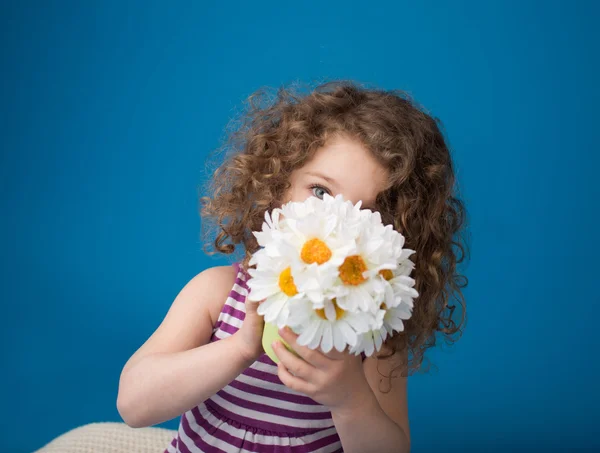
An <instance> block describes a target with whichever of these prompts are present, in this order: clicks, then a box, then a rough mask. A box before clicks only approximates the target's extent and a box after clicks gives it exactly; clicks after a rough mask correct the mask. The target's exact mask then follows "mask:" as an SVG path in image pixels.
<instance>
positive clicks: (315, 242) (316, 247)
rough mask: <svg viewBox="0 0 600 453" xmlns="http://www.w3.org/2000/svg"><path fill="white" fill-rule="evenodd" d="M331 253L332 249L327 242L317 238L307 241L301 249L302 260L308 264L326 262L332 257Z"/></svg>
mask: <svg viewBox="0 0 600 453" xmlns="http://www.w3.org/2000/svg"><path fill="white" fill-rule="evenodd" d="M331 255H332V253H331V250H330V249H329V247H327V244H325V242H323V241H322V240H321V239H317V238H314V239H311V240H309V241H306V243H305V244H304V245H303V246H302V250H301V251H300V258H302V261H304V262H305V263H306V264H312V263H317V264H323V263H326V262H327V261H329V259H330V258H331Z"/></svg>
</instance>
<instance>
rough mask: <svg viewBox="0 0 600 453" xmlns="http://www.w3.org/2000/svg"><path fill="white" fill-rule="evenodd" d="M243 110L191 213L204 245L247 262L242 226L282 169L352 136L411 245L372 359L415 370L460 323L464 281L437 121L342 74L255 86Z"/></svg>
mask: <svg viewBox="0 0 600 453" xmlns="http://www.w3.org/2000/svg"><path fill="white" fill-rule="evenodd" d="M246 107H247V108H246V109H245V112H244V114H243V115H242V116H241V120H240V121H238V122H236V123H234V129H233V130H232V131H230V132H229V135H228V138H227V140H226V141H225V144H224V145H223V147H222V148H221V151H225V152H226V153H227V155H226V157H225V160H224V162H223V163H222V164H221V165H220V166H219V167H218V168H217V169H216V171H215V172H214V176H213V178H212V179H211V181H210V183H209V186H208V187H207V189H206V190H207V191H208V193H209V195H208V196H206V197H202V198H201V216H202V217H203V219H205V220H210V221H212V224H213V226H215V227H216V228H217V234H216V238H214V236H213V240H212V241H211V242H212V244H213V246H214V250H216V252H220V253H224V254H231V253H233V252H234V251H235V249H236V246H238V245H241V246H242V247H243V250H244V251H245V256H244V257H243V259H242V264H243V266H244V267H247V265H248V260H249V259H250V256H251V255H252V253H254V252H255V251H256V250H257V249H258V245H257V242H256V240H255V238H254V236H253V235H252V231H256V230H259V229H260V228H261V224H262V222H263V219H264V213H265V211H266V210H270V209H272V208H273V207H275V206H277V205H278V203H280V201H281V200H282V197H283V196H284V194H285V193H286V191H287V189H288V188H289V187H290V182H289V181H290V175H291V173H292V172H293V171H294V170H296V169H298V168H300V167H302V166H303V165H305V164H306V163H307V162H308V161H309V160H310V159H311V158H312V156H313V155H314V153H315V151H316V150H318V149H319V148H320V147H322V146H323V145H324V144H325V143H326V142H327V141H328V140H329V139H330V138H331V137H332V136H335V135H340V134H343V135H345V136H347V137H351V138H353V139H356V140H359V141H360V142H361V143H362V144H363V145H364V146H365V147H366V148H367V149H368V150H370V151H371V152H372V153H373V155H374V156H375V158H376V159H377V160H378V161H379V162H380V163H381V164H382V165H383V166H384V167H385V168H386V169H388V171H389V181H388V186H387V187H388V188H387V189H386V190H384V191H382V192H381V193H380V194H379V195H378V197H377V201H376V202H377V209H378V211H379V212H380V213H381V215H382V219H383V220H384V223H386V224H392V225H393V226H394V228H395V229H396V230H397V231H399V232H401V233H402V234H403V235H404V236H405V238H406V245H405V247H407V248H411V249H413V250H415V251H416V253H415V254H414V255H413V258H414V261H415V269H414V271H413V277H414V278H415V280H416V286H415V287H416V289H417V291H418V292H419V297H418V299H417V300H416V301H415V305H414V310H413V314H412V317H411V318H410V319H409V320H407V321H406V322H405V330H404V331H403V332H400V333H397V334H395V335H394V336H393V337H391V338H388V340H387V341H386V343H385V345H386V348H385V350H382V351H381V353H380V354H379V356H378V358H389V357H392V356H394V355H395V353H396V352H403V353H404V354H400V357H403V360H404V361H403V364H402V365H400V366H399V367H397V368H400V369H401V373H402V375H403V376H406V375H407V374H409V373H410V374H412V372H414V371H416V370H421V371H423V370H424V368H425V367H423V359H424V353H425V350H426V349H427V348H429V347H432V346H434V345H435V344H436V336H437V334H441V335H442V336H443V337H444V339H445V341H446V343H447V344H452V343H453V342H455V341H456V340H457V339H458V338H459V337H460V335H461V333H462V330H463V327H464V325H465V323H466V305H465V299H464V296H463V293H462V291H461V288H464V287H465V286H466V285H467V279H466V277H465V276H464V275H461V274H459V273H458V271H457V264H458V263H460V262H462V261H463V259H464V258H465V256H466V254H467V253H468V252H467V247H466V241H465V239H464V235H463V234H462V233H463V232H464V230H463V226H464V225H465V221H466V211H465V208H464V204H463V202H462V201H461V200H460V199H459V198H458V196H457V187H456V186H457V185H456V181H455V175H454V169H453V163H452V160H451V156H450V152H449V149H448V147H447V145H446V142H445V140H444V137H443V134H442V132H441V130H440V124H439V121H438V120H437V119H434V118H432V117H431V116H429V115H428V114H427V113H425V111H424V110H423V109H422V108H420V107H419V106H417V104H416V103H415V102H414V101H413V100H412V99H411V98H410V97H409V96H408V95H407V94H406V93H405V92H402V91H399V90H391V91H385V90H380V89H372V88H367V87H365V86H363V85H359V84H358V83H356V82H352V81H332V82H327V83H322V84H320V85H318V86H317V87H316V88H314V89H312V90H309V91H308V93H305V94H302V93H301V88H300V87H299V86H297V85H294V86H291V87H282V88H279V89H277V90H276V91H274V92H273V91H271V90H270V89H261V90H259V91H257V92H255V93H254V94H252V95H251V96H250V97H249V99H248V101H247V103H246ZM205 225H206V223H205V222H203V226H205ZM214 250H213V251H212V253H216V252H215V251H214ZM453 301H454V302H456V303H458V305H459V308H460V310H459V311H458V313H455V309H456V308H457V305H456V304H455V303H452V302H453ZM455 318H456V319H455ZM384 351H385V352H384ZM427 363H430V362H429V361H427ZM397 368H394V370H395V369H397ZM389 377H390V379H391V377H392V375H390V376H389Z"/></svg>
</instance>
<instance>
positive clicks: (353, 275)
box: [339, 255, 367, 286]
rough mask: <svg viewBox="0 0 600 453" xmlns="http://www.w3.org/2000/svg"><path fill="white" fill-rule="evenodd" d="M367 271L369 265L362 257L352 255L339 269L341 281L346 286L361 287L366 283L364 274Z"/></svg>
mask: <svg viewBox="0 0 600 453" xmlns="http://www.w3.org/2000/svg"><path fill="white" fill-rule="evenodd" d="M366 270H367V265H366V264H365V261H364V260H363V259H362V257H361V256H360V255H352V256H349V257H348V258H346V259H345V260H344V262H343V263H342V265H341V266H340V267H339V271H340V279H341V280H342V281H343V282H344V283H345V284H346V285H353V286H356V285H360V284H361V283H362V282H364V281H366V278H365V277H363V272H364V271H366Z"/></svg>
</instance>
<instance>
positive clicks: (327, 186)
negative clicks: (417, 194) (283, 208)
mask: <svg viewBox="0 0 600 453" xmlns="http://www.w3.org/2000/svg"><path fill="white" fill-rule="evenodd" d="M387 177H388V172H387V170H386V169H385V168H384V167H383V166H382V165H381V164H380V163H379V162H377V161H376V160H375V158H374V157H373V156H372V155H371V153H370V152H369V150H368V149H366V148H365V147H364V146H363V145H362V144H361V143H360V142H358V141H355V140H352V139H350V138H347V137H336V138H334V139H332V140H330V141H329V142H328V143H327V144H326V145H325V146H323V147H322V148H320V149H319V150H317V151H316V153H315V155H314V157H313V158H312V159H311V160H310V161H309V162H308V163H307V164H306V165H304V167H302V168H299V169H297V170H295V171H293V172H292V175H291V187H290V189H289V191H288V193H287V196H286V200H285V201H286V202H287V201H304V200H306V199H307V198H308V197H310V196H316V197H318V198H323V196H324V194H325V193H328V194H329V195H331V196H336V195H338V194H342V195H343V196H344V199H346V200H350V201H352V203H356V202H358V201H359V200H362V208H363V209H372V210H376V208H375V199H376V198H377V195H378V194H379V192H381V191H382V190H384V189H385V185H386V182H387Z"/></svg>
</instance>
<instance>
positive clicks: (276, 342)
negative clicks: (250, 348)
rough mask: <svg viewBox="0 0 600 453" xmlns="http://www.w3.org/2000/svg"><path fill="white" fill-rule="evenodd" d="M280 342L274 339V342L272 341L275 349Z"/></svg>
mask: <svg viewBox="0 0 600 453" xmlns="http://www.w3.org/2000/svg"><path fill="white" fill-rule="evenodd" d="M278 343H279V341H274V342H273V343H271V347H272V348H273V349H275V348H277V346H279V344H278Z"/></svg>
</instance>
